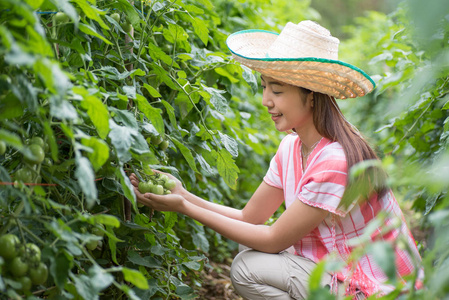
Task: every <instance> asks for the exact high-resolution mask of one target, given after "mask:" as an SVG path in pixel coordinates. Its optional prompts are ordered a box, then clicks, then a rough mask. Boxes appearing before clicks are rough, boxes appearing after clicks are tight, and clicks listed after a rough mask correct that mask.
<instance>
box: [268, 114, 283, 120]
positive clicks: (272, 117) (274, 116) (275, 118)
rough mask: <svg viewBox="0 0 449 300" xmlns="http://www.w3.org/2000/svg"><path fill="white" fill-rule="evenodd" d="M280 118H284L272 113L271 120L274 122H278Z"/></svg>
mask: <svg viewBox="0 0 449 300" xmlns="http://www.w3.org/2000/svg"><path fill="white" fill-rule="evenodd" d="M280 117H282V114H280V113H279V114H274V113H271V120H273V121H276V120H278V119H279V118H280Z"/></svg>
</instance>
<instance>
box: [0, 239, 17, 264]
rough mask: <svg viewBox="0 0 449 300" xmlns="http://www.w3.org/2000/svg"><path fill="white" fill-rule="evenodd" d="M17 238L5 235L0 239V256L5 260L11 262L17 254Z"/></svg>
mask: <svg viewBox="0 0 449 300" xmlns="http://www.w3.org/2000/svg"><path fill="white" fill-rule="evenodd" d="M19 244H20V241H19V238H18V237H17V236H16V235H14V234H11V233H9V234H5V235H2V236H1V237H0V256H1V257H3V258H4V259H5V260H11V259H13V258H15V257H16V256H17V254H18V252H17V250H18V249H17V248H18V245H19Z"/></svg>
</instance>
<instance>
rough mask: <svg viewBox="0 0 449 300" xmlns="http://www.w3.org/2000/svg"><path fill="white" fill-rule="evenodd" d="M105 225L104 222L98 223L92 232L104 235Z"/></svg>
mask: <svg viewBox="0 0 449 300" xmlns="http://www.w3.org/2000/svg"><path fill="white" fill-rule="evenodd" d="M102 229H103V230H104V226H103V224H97V225H95V227H93V228H92V234H95V235H96V236H100V237H104V231H103V230H102Z"/></svg>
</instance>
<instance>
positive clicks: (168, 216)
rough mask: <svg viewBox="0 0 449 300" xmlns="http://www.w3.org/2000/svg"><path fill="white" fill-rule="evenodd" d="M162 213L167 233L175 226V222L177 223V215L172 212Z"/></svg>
mask: <svg viewBox="0 0 449 300" xmlns="http://www.w3.org/2000/svg"><path fill="white" fill-rule="evenodd" d="M162 213H163V214H164V216H165V219H164V228H165V230H167V231H169V230H170V229H172V228H173V226H175V224H176V222H178V214H177V213H175V212H172V211H163V212H162Z"/></svg>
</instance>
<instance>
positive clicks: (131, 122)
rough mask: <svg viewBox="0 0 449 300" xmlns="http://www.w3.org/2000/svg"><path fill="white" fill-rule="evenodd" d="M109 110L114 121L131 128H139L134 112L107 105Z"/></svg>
mask: <svg viewBox="0 0 449 300" xmlns="http://www.w3.org/2000/svg"><path fill="white" fill-rule="evenodd" d="M109 110H110V111H111V112H112V113H113V115H114V121H116V122H117V123H122V124H121V125H124V126H127V127H130V128H132V129H136V130H138V129H139V125H138V124H137V120H136V117H135V116H134V114H133V113H132V112H130V111H128V110H122V109H117V108H115V107H109Z"/></svg>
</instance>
